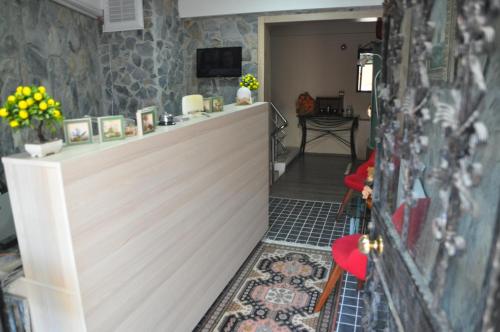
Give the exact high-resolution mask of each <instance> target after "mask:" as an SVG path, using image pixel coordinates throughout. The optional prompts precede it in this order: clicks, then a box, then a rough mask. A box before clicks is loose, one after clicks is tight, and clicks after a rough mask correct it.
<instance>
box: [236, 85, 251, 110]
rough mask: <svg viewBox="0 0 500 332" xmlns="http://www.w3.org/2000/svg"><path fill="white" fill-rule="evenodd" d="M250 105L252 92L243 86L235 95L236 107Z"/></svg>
mask: <svg viewBox="0 0 500 332" xmlns="http://www.w3.org/2000/svg"><path fill="white" fill-rule="evenodd" d="M252 103H253V101H252V91H250V89H249V88H247V87H245V86H243V87H241V88H239V89H238V92H237V93H236V105H251V104H252Z"/></svg>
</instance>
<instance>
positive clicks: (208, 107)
mask: <svg viewBox="0 0 500 332" xmlns="http://www.w3.org/2000/svg"><path fill="white" fill-rule="evenodd" d="M203 112H206V113H212V98H203Z"/></svg>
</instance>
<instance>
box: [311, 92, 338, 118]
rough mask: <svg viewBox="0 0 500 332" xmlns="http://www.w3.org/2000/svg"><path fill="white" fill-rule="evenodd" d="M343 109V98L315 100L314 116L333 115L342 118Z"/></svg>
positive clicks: (320, 98)
mask: <svg viewBox="0 0 500 332" xmlns="http://www.w3.org/2000/svg"><path fill="white" fill-rule="evenodd" d="M343 109H344V96H338V97H317V98H316V105H315V114H335V115H338V116H342V110H343Z"/></svg>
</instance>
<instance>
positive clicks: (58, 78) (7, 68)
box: [0, 0, 103, 181]
mask: <svg viewBox="0 0 500 332" xmlns="http://www.w3.org/2000/svg"><path fill="white" fill-rule="evenodd" d="M0 8H1V9H2V14H1V15H0V103H1V104H3V102H4V101H5V99H6V97H7V96H8V95H9V94H10V93H12V92H13V91H14V90H15V89H16V87H17V86H18V85H20V84H43V85H45V86H46V87H47V90H48V92H49V93H50V94H51V95H53V96H54V97H55V98H56V99H57V100H60V101H61V103H62V105H63V107H62V110H63V112H64V114H65V116H66V117H67V118H78V117H81V116H83V115H86V114H90V115H100V114H102V113H103V112H102V108H101V103H100V101H101V98H102V93H101V91H102V90H101V86H100V82H101V76H100V72H99V58H98V52H97V42H98V31H99V25H98V23H97V21H96V20H94V19H91V18H88V17H86V16H84V15H81V14H79V13H77V12H75V11H72V10H70V9H67V8H66V7H63V6H60V5H58V4H56V3H54V2H52V1H49V0H0ZM21 146H22V144H20V143H19V142H18V143H17V144H14V140H13V136H12V133H11V130H10V129H9V128H8V127H7V126H6V125H4V124H0V156H5V155H9V154H12V153H14V152H16V151H19V150H20V149H21ZM1 173H3V167H2V165H1V164H0V179H3V175H2V174H1ZM0 181H3V180H0Z"/></svg>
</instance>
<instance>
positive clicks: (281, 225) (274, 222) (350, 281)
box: [265, 197, 363, 332]
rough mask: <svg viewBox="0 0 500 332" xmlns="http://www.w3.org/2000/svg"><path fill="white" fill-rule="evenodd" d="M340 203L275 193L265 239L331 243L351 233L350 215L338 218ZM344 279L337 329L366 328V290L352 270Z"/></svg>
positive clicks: (306, 243)
mask: <svg viewBox="0 0 500 332" xmlns="http://www.w3.org/2000/svg"><path fill="white" fill-rule="evenodd" d="M353 201H355V200H353ZM339 207H340V203H337V202H320V201H307V200H297V199H289V198H280V197H271V198H270V201H269V223H270V227H269V230H268V231H267V233H266V236H265V240H270V241H280V242H288V243H298V244H300V245H310V246H315V247H326V248H327V247H331V244H332V242H333V241H334V240H335V239H337V238H339V237H342V236H344V235H348V234H349V230H350V217H349V216H347V215H344V216H341V217H340V218H336V215H337V212H338V210H339ZM342 283H343V287H342V290H341V294H340V307H339V311H338V315H337V325H336V326H337V327H336V331H337V332H348V331H356V332H358V331H362V327H361V317H362V315H363V299H362V295H363V294H362V291H358V290H357V281H356V278H355V277H354V276H352V275H349V274H348V273H347V274H346V275H344V277H343V279H342Z"/></svg>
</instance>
